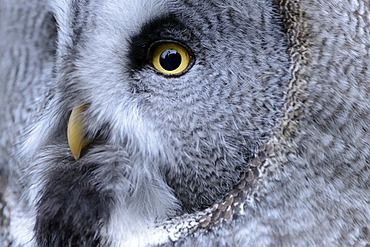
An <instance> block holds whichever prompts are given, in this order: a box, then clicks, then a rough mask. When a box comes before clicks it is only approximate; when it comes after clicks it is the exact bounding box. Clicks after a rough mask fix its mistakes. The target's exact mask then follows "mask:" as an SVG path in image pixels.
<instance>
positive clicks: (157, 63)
mask: <svg viewBox="0 0 370 247" xmlns="http://www.w3.org/2000/svg"><path fill="white" fill-rule="evenodd" d="M152 63H153V66H154V68H156V69H157V70H158V71H159V72H161V73H163V74H165V75H179V74H181V73H183V72H184V71H185V70H186V69H187V68H188V67H189V64H190V55H189V52H188V51H187V50H186V48H184V47H183V46H181V45H179V44H177V43H171V42H168V43H163V44H160V45H158V46H157V47H156V48H155V49H154V51H153V55H152Z"/></svg>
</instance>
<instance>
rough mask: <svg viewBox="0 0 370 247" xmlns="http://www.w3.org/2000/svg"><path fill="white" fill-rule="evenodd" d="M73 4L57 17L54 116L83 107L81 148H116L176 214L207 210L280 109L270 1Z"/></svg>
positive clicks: (280, 56)
mask: <svg viewBox="0 0 370 247" xmlns="http://www.w3.org/2000/svg"><path fill="white" fill-rule="evenodd" d="M82 2H83V1H81V3H80V2H79V1H77V2H75V3H73V4H72V6H71V5H68V4H67V5H66V6H60V9H63V12H61V13H60V11H59V15H57V22H58V25H59V56H58V66H57V77H58V82H57V83H58V90H59V92H60V94H61V102H62V108H64V112H65V113H64V114H66V115H68V114H69V112H70V110H71V109H73V107H76V106H79V105H88V109H87V110H86V111H85V113H84V134H83V135H84V136H86V137H87V138H88V139H90V140H91V142H90V145H89V146H87V147H86V148H85V149H84V150H82V152H83V153H84V152H86V151H87V150H89V148H90V147H92V146H94V145H96V146H98V145H101V144H102V143H104V144H109V145H113V146H116V147H117V148H122V149H125V150H127V151H128V152H129V153H130V155H131V156H132V157H135V159H143V160H146V161H147V162H146V163H148V164H149V165H148V166H149V168H148V169H153V168H152V167H156V169H157V168H158V169H159V170H160V173H161V174H162V175H163V176H164V179H165V180H166V182H167V183H168V185H169V186H170V187H171V188H172V189H173V190H174V193H175V195H176V196H177V197H178V199H179V200H180V201H181V203H182V205H183V208H184V209H185V210H186V211H191V210H193V209H199V208H202V207H205V206H209V205H210V204H211V203H212V202H214V201H215V200H217V199H219V198H220V197H221V196H222V195H223V194H224V193H225V192H226V191H228V190H230V189H231V188H232V186H233V185H234V184H235V183H236V182H237V181H238V178H239V175H240V172H241V171H243V170H244V169H245V168H246V164H247V162H248V160H249V159H250V157H251V156H252V155H253V154H254V152H255V150H256V148H257V147H258V144H259V143H260V142H261V141H263V140H265V139H266V138H267V137H268V134H269V132H270V131H271V129H272V127H273V126H274V123H275V120H276V118H277V117H278V116H279V114H280V109H281V107H282V99H283V91H284V82H285V81H286V79H287V72H286V69H287V64H288V63H287V59H286V57H287V56H286V54H285V51H284V44H285V41H284V37H283V36H282V34H281V33H280V32H279V28H278V26H277V25H276V24H275V23H276V19H275V16H274V15H273V14H272V13H271V12H272V6H270V4H268V3H267V2H258V3H255V2H254V1H230V3H228V2H221V1H205V2H199V1H118V0H115V1H104V2H98V1H89V3H86V4H82ZM67 10H68V11H67ZM66 20H73V21H72V22H68V21H67V22H66ZM71 23H72V25H70V24H71ZM68 34H69V35H70V36H68V37H65V35H68ZM96 140H99V141H96ZM86 156H87V154H83V155H82V156H81V159H84V158H86Z"/></svg>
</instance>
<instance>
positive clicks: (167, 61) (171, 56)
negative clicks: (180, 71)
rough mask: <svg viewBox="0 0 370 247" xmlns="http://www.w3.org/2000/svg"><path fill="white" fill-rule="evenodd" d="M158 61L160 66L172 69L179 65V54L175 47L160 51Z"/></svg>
mask: <svg viewBox="0 0 370 247" xmlns="http://www.w3.org/2000/svg"><path fill="white" fill-rule="evenodd" d="M159 62H160V64H161V66H162V68H164V69H165V70H167V71H172V70H175V69H177V68H178V67H180V64H181V55H180V53H179V52H178V51H176V50H175V49H167V50H165V51H164V52H162V54H161V58H160V60H159Z"/></svg>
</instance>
